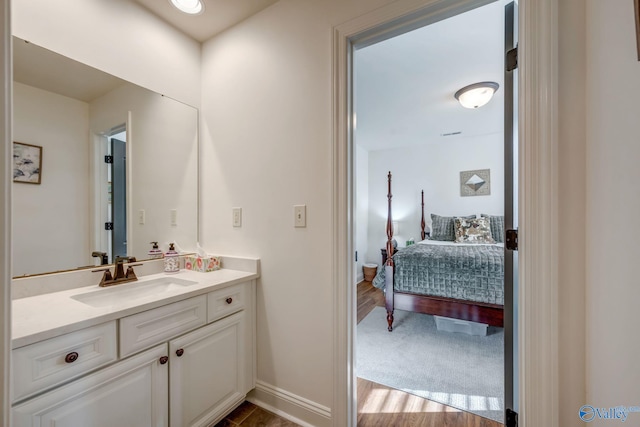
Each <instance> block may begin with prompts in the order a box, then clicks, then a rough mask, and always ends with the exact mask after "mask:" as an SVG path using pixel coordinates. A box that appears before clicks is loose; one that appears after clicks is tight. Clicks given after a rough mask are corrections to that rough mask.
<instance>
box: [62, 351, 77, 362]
mask: <svg viewBox="0 0 640 427" xmlns="http://www.w3.org/2000/svg"><path fill="white" fill-rule="evenodd" d="M76 360H78V353H76V352H75V351H73V352H71V353H69V354H67V355H66V356H65V358H64V361H65V362H67V363H73V362H75V361H76Z"/></svg>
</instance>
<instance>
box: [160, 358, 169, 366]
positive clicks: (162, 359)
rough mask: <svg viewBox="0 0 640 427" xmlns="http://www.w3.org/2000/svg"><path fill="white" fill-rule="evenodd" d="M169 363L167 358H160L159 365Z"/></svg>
mask: <svg viewBox="0 0 640 427" xmlns="http://www.w3.org/2000/svg"><path fill="white" fill-rule="evenodd" d="M168 361H169V358H168V357H167V356H162V357H161V358H160V364H161V365H164V364H165V363H167V362H168Z"/></svg>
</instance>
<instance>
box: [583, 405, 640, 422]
mask: <svg viewBox="0 0 640 427" xmlns="http://www.w3.org/2000/svg"><path fill="white" fill-rule="evenodd" d="M631 412H640V406H629V407H626V406H615V407H611V408H596V407H595V406H591V405H584V406H583V407H581V408H580V410H579V411H578V415H580V419H581V420H582V421H584V422H586V423H590V422H591V421H593V420H595V419H596V418H597V419H600V420H612V421H621V422H625V421H627V417H628V416H629V414H630V413H631Z"/></svg>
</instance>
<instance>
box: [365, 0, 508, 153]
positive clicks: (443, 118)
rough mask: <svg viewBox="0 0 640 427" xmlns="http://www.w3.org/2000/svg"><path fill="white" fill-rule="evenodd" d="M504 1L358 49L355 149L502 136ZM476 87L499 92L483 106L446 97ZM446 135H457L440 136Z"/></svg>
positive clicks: (376, 148) (377, 148)
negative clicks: (491, 85)
mask: <svg viewBox="0 0 640 427" xmlns="http://www.w3.org/2000/svg"><path fill="white" fill-rule="evenodd" d="M505 3H506V1H504V0H502V1H498V2H496V3H492V4H489V5H487V6H484V7H481V8H478V9H474V10H472V11H469V12H466V13H463V14H461V15H457V16H454V17H452V18H449V19H446V20H444V21H440V22H437V23H435V24H431V25H428V26H426V27H423V28H420V29H418V30H415V31H412V32H410V33H406V34H403V35H401V36H398V37H394V38H392V39H388V40H385V41H383V42H380V43H377V44H374V45H372V46H369V47H366V48H363V49H361V50H358V51H357V52H356V54H355V61H354V72H355V84H354V106H355V111H356V115H357V117H356V144H358V145H360V146H362V147H364V148H366V149H367V150H381V149H389V148H394V147H401V146H409V145H414V144H429V143H437V142H444V141H445V140H446V141H452V140H455V139H459V138H468V137H473V136H477V135H485V134H491V133H498V132H502V131H503V121H504V119H503V114H504V113H503V102H504V88H503V80H504V78H503V77H504V76H503V74H504V72H503V56H504V53H503V52H504V5H505ZM481 81H494V82H497V83H499V84H500V88H499V89H498V91H497V92H496V94H495V96H494V98H493V99H492V100H491V102H489V104H487V105H485V106H484V107H481V108H478V109H474V110H470V109H466V108H463V107H462V106H461V105H460V104H459V103H458V101H456V99H455V98H454V96H453V95H454V93H455V92H456V91H457V90H458V89H460V88H462V87H464V86H466V85H469V84H472V83H477V82H481ZM453 132H461V134H460V135H456V136H442V134H447V133H453Z"/></svg>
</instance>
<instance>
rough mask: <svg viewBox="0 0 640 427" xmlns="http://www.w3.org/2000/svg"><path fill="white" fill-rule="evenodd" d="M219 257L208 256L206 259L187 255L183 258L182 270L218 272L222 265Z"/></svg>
mask: <svg viewBox="0 0 640 427" xmlns="http://www.w3.org/2000/svg"><path fill="white" fill-rule="evenodd" d="M221 261H222V260H221V257H219V256H208V257H206V258H203V257H200V256H197V255H187V256H186V257H185V258H184V268H185V269H186V270H193V271H199V272H201V273H207V272H209V271H215V270H220V266H221V264H222V262H221Z"/></svg>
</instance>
